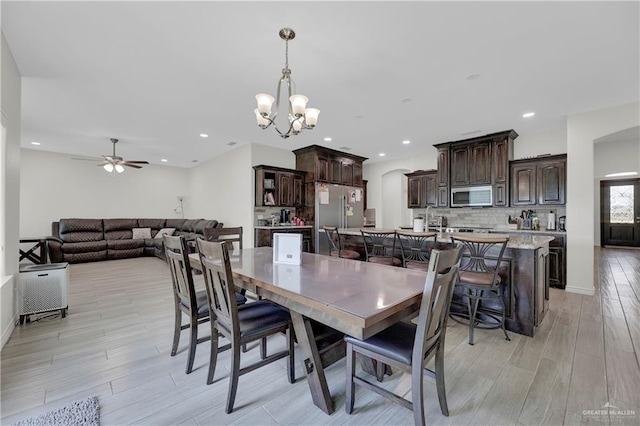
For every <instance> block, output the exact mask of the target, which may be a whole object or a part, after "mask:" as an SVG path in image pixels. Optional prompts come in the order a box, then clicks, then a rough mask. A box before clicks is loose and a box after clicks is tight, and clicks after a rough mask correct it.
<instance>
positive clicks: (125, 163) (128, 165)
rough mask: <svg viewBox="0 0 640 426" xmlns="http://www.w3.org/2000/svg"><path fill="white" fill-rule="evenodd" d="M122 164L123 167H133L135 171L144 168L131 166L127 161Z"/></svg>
mask: <svg viewBox="0 0 640 426" xmlns="http://www.w3.org/2000/svg"><path fill="white" fill-rule="evenodd" d="M120 164H121V165H123V166H127V167H133V168H134V169H141V168H142V166H138V165H136V164H129V162H128V161H125V162H124V163H120Z"/></svg>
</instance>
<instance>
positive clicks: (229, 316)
mask: <svg viewBox="0 0 640 426" xmlns="http://www.w3.org/2000/svg"><path fill="white" fill-rule="evenodd" d="M197 247H198V253H199V256H200V263H201V264H202V275H204V282H205V286H206V290H207V297H208V300H209V306H210V310H211V312H212V313H214V314H215V318H216V322H217V323H218V324H220V325H222V326H223V327H225V328H227V329H228V330H229V331H232V332H233V334H234V335H236V334H237V336H236V337H238V338H239V337H240V331H239V324H238V304H237V301H236V295H235V291H236V289H235V286H234V283H233V275H232V273H231V261H230V260H229V249H228V245H227V243H226V242H225V241H206V240H203V239H198V240H197Z"/></svg>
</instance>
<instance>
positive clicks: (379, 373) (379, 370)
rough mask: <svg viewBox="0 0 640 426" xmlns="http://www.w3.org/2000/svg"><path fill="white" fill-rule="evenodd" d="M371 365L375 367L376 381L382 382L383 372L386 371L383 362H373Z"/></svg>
mask: <svg viewBox="0 0 640 426" xmlns="http://www.w3.org/2000/svg"><path fill="white" fill-rule="evenodd" d="M373 365H375V367H376V380H377V381H379V382H381V381H383V380H384V372H385V370H386V368H385V367H386V365H385V364H384V363H383V362H380V361H377V360H375V359H374V360H373Z"/></svg>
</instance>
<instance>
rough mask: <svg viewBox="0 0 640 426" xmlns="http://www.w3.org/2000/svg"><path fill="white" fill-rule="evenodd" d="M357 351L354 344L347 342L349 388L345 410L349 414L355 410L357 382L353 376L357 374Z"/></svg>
mask: <svg viewBox="0 0 640 426" xmlns="http://www.w3.org/2000/svg"><path fill="white" fill-rule="evenodd" d="M355 361H356V353H355V352H354V351H353V345H352V344H351V343H347V386H346V387H347V389H346V391H347V392H346V401H345V404H344V410H345V411H346V412H347V414H351V413H352V412H353V405H354V402H355V396H356V384H355V382H354V381H353V376H355V375H356V362H355Z"/></svg>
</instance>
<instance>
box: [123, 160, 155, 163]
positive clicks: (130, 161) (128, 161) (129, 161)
mask: <svg viewBox="0 0 640 426" xmlns="http://www.w3.org/2000/svg"><path fill="white" fill-rule="evenodd" d="M125 163H132V164H149V162H148V161H132V160H127V161H125Z"/></svg>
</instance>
